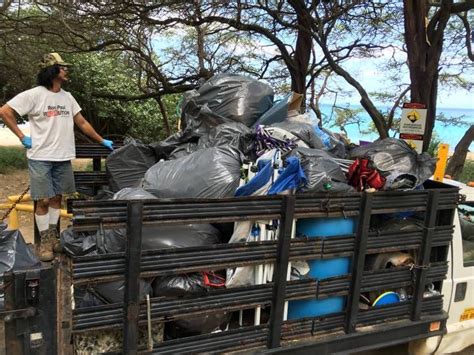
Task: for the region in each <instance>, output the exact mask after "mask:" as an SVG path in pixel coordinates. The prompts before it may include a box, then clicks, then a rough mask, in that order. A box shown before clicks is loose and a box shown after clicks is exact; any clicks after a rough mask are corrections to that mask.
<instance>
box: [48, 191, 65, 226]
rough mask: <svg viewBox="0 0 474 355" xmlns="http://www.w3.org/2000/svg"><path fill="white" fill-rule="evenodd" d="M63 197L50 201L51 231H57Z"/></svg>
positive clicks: (55, 197)
mask: <svg viewBox="0 0 474 355" xmlns="http://www.w3.org/2000/svg"><path fill="white" fill-rule="evenodd" d="M61 199H62V195H56V196H54V197H52V198H51V199H50V200H49V208H48V215H49V229H56V226H57V225H58V221H59V214H60V212H61V211H60V210H61Z"/></svg>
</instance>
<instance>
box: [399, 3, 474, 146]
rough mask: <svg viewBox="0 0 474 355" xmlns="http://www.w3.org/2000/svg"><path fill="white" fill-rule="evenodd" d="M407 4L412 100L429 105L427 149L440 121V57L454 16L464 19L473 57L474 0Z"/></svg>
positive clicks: (406, 20) (469, 54) (406, 31)
mask: <svg viewBox="0 0 474 355" xmlns="http://www.w3.org/2000/svg"><path fill="white" fill-rule="evenodd" d="M438 4H439V5H438ZM403 5H404V24H405V43H406V46H407V56H408V67H409V70H410V79H411V89H410V96H411V100H412V102H418V103H422V104H425V105H426V108H427V117H426V127H425V136H424V139H423V150H427V149H428V147H429V143H430V141H431V134H432V131H433V128H434V125H435V120H436V99H437V96H438V79H439V72H440V58H441V54H442V51H443V44H444V36H445V30H446V26H447V25H448V21H449V20H450V19H451V17H452V15H459V16H460V18H461V19H463V25H464V27H465V30H466V35H465V36H466V49H467V51H468V56H469V57H470V58H471V60H473V59H474V58H472V57H473V56H472V51H471V46H470V42H471V37H470V36H471V30H470V26H469V22H468V21H467V14H466V12H467V11H468V10H471V9H473V8H474V1H473V0H466V1H463V2H457V3H454V2H453V0H442V1H439V2H437V5H436V6H432V5H430V2H429V1H416V0H404V1H403ZM427 19H429V21H428V23H427V22H426V21H427Z"/></svg>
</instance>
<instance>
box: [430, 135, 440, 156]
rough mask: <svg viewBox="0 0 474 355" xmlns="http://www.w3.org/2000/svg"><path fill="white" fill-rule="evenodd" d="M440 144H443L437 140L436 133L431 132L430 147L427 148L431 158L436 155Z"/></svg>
mask: <svg viewBox="0 0 474 355" xmlns="http://www.w3.org/2000/svg"><path fill="white" fill-rule="evenodd" d="M441 143H443V142H441V139H440V138H439V136H438V134H437V133H436V132H433V135H432V136H431V142H430V146H429V147H428V153H429V154H430V155H431V156H432V157H436V156H437V155H438V148H439V145H440V144H441Z"/></svg>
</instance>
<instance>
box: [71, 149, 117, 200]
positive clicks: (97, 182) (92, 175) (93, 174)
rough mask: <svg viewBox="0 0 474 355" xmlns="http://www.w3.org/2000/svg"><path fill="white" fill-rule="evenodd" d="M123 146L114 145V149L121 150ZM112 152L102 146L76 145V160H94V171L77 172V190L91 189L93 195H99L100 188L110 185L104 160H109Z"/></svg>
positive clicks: (75, 179)
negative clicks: (103, 168) (103, 165)
mask: <svg viewBox="0 0 474 355" xmlns="http://www.w3.org/2000/svg"><path fill="white" fill-rule="evenodd" d="M121 146H122V144H121V143H120V144H114V147H115V148H116V149H117V148H120V147H121ZM111 152H112V151H111V150H110V149H109V148H106V147H104V146H102V145H100V144H96V143H95V144H94V143H80V144H76V158H78V159H92V171H75V172H74V181H75V183H76V190H78V191H81V190H82V189H91V188H92V191H93V194H96V193H97V190H98V188H100V187H101V186H104V185H107V184H108V179H107V175H106V173H105V172H104V171H101V169H102V159H105V158H107V157H108V156H109V155H110V153H111Z"/></svg>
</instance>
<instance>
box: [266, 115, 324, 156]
mask: <svg viewBox="0 0 474 355" xmlns="http://www.w3.org/2000/svg"><path fill="white" fill-rule="evenodd" d="M272 127H278V128H282V129H284V130H286V131H288V132H291V133H292V134H294V135H295V136H297V137H298V138H299V139H301V140H302V141H303V142H305V143H306V144H307V145H308V146H309V147H310V148H317V149H324V148H325V145H324V143H323V141H322V140H321V139H320V138H319V137H318V136H317V135H316V133H315V131H314V128H313V125H312V124H310V123H305V122H297V121H284V122H280V123H276V124H272Z"/></svg>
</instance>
